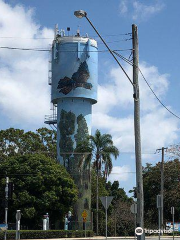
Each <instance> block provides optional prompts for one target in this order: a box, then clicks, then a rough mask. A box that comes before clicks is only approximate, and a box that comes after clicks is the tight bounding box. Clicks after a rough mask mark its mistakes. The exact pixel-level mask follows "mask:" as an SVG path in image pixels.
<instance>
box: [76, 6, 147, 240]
mask: <svg viewBox="0 0 180 240" xmlns="http://www.w3.org/2000/svg"><path fill="white" fill-rule="evenodd" d="M74 15H75V16H76V17H77V18H83V17H85V18H86V19H87V21H88V22H89V23H90V25H91V26H92V28H93V29H94V31H95V32H96V33H97V35H98V36H99V38H100V39H101V40H102V42H103V43H104V45H105V46H106V48H107V49H108V51H109V52H110V53H111V55H112V56H113V58H114V59H115V61H116V62H117V64H118V65H119V66H120V68H121V69H122V71H123V72H124V74H125V75H126V77H127V78H128V80H129V81H130V83H131V84H132V86H133V91H134V94H133V98H134V135H135V155H136V187H137V222H136V226H137V227H141V228H142V229H143V228H144V196H143V179H142V160H141V134H140V97H139V84H138V72H139V68H138V63H139V55H138V33H137V26H136V25H134V24H133V25H132V40H133V81H132V80H131V79H130V77H129V76H128V74H127V73H126V71H125V70H124V68H123V67H122V65H121V64H120V62H119V61H118V59H117V58H116V56H115V54H114V52H113V51H112V50H111V49H110V48H109V46H108V45H107V43H106V42H105V41H104V39H103V38H102V37H101V35H100V34H99V32H98V31H97V29H96V28H95V26H94V25H93V24H92V22H91V21H90V19H89V18H88V17H87V13H86V12H85V11H84V10H79V11H75V12H74ZM97 217H98V214H97ZM97 229H98V223H97ZM97 231H98V230H97ZM137 238H138V240H142V239H144V234H142V235H137Z"/></svg>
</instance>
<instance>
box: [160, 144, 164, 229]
mask: <svg viewBox="0 0 180 240" xmlns="http://www.w3.org/2000/svg"><path fill="white" fill-rule="evenodd" d="M163 205H164V147H162V161H161V214H160V216H161V230H163V225H164V224H163V219H164V216H163V215H164V206H163ZM161 234H162V233H161Z"/></svg>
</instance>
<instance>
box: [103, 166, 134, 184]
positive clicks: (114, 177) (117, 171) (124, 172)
mask: <svg viewBox="0 0 180 240" xmlns="http://www.w3.org/2000/svg"><path fill="white" fill-rule="evenodd" d="M130 172H131V169H130V166H128V165H124V166H122V167H120V166H114V167H113V169H112V172H111V174H110V175H109V177H108V181H110V182H112V183H113V182H114V181H119V182H125V181H127V180H128V178H129V174H130Z"/></svg>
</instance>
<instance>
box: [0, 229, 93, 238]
mask: <svg viewBox="0 0 180 240" xmlns="http://www.w3.org/2000/svg"><path fill="white" fill-rule="evenodd" d="M15 236H16V231H14V230H9V231H7V240H12V239H15ZM20 236H21V239H47V238H66V237H67V238H72V237H84V236H85V231H65V230H48V231H43V230H21V231H20ZM86 236H87V237H93V236H94V232H93V231H91V230H90V231H89V230H87V231H86ZM3 239H4V231H0V240H3Z"/></svg>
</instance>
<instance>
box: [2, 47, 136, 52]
mask: <svg viewBox="0 0 180 240" xmlns="http://www.w3.org/2000/svg"><path fill="white" fill-rule="evenodd" d="M0 49H7V50H21V51H36V52H50V51H51V49H41V48H19V47H0ZM131 50H132V49H117V50H113V51H131ZM59 52H109V51H108V50H96V51H93V50H92V51H76V50H74V51H73V50H60V51H59Z"/></svg>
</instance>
